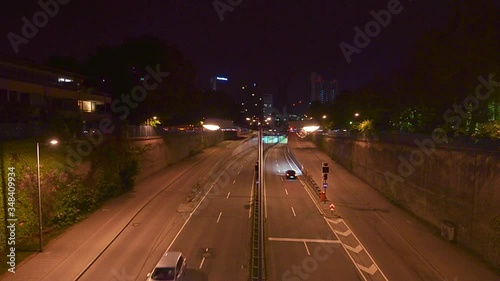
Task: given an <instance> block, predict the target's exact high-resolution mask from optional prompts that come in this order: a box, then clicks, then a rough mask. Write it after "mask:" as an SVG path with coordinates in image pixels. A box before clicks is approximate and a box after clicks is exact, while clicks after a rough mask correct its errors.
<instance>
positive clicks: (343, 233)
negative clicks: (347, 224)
mask: <svg viewBox="0 0 500 281" xmlns="http://www.w3.org/2000/svg"><path fill="white" fill-rule="evenodd" d="M334 231H335V233H337V234H339V235H342V236H344V237H347V236H349V235H351V234H352V231H351V230H350V229H347V230H346V231H344V232H342V231H338V230H334Z"/></svg>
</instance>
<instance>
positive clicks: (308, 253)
mask: <svg viewBox="0 0 500 281" xmlns="http://www.w3.org/2000/svg"><path fill="white" fill-rule="evenodd" d="M304 247H306V251H307V255H308V256H310V255H311V252H309V248H307V244H306V241H304Z"/></svg>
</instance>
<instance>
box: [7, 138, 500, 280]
mask: <svg viewBox="0 0 500 281" xmlns="http://www.w3.org/2000/svg"><path fill="white" fill-rule="evenodd" d="M238 144H239V142H224V143H223V144H221V145H219V146H217V147H214V148H210V149H208V150H206V152H204V155H197V156H194V157H193V158H192V159H188V160H186V161H183V162H181V163H179V164H177V165H175V166H173V167H170V168H169V169H167V170H166V171H163V172H162V173H161V174H157V175H153V176H152V177H150V178H149V179H146V180H144V181H143V182H141V183H139V185H138V186H137V187H136V189H135V190H134V191H133V192H131V193H130V194H126V195H124V196H122V197H120V198H116V199H114V200H111V201H110V202H108V203H106V204H105V205H104V206H103V208H102V209H100V210H99V211H97V212H96V213H95V214H93V215H92V216H90V217H89V218H88V219H86V220H84V221H83V222H81V223H80V224H78V225H75V226H74V227H73V228H71V229H69V230H68V234H65V235H63V236H62V237H61V238H59V239H61V241H66V240H65V239H68V237H71V236H73V239H71V240H68V241H73V243H74V244H71V245H68V244H67V243H66V245H64V247H72V248H74V251H73V252H71V254H70V255H69V256H68V257H66V258H65V259H64V261H63V262H61V263H60V264H59V265H58V266H56V267H55V268H51V269H50V271H49V272H48V273H46V274H44V275H38V276H37V278H35V279H33V278H31V276H32V275H30V273H29V272H28V273H26V272H27V271H28V270H26V271H23V268H22V267H21V268H20V269H19V274H18V273H16V275H11V276H9V278H7V279H5V280H8V281H11V280H13V281H15V280H37V281H38V280H85V281H87V280H88V281H93V280H103V281H118V280H119V281H134V280H145V279H146V276H147V274H148V273H149V272H150V271H151V270H152V268H153V267H154V265H155V264H156V263H157V261H158V260H159V259H160V257H161V255H162V254H163V253H164V252H165V251H166V250H171V251H181V252H183V253H184V255H185V256H186V257H187V263H188V268H187V274H186V276H185V280H184V281H206V280H215V281H219V280H231V281H246V280H248V276H249V262H250V233H251V225H250V222H251V221H250V215H251V207H252V205H251V202H252V200H251V198H252V185H253V180H254V176H255V174H254V173H255V172H254V164H255V162H256V160H257V151H256V148H255V147H253V148H250V149H248V150H242V149H238V150H236V151H235V150H234V148H235V146H236V145H238ZM289 150H291V151H293V154H294V157H291V155H290V154H289ZM235 153H239V154H238V155H237V157H232V156H234V155H233V154H235ZM294 158H295V159H298V160H299V161H296V162H294V160H292V159H294ZM323 161H327V162H329V163H330V171H331V172H330V174H329V179H328V183H329V187H328V191H327V196H328V200H331V201H329V202H328V203H326V204H325V203H323V202H320V201H319V199H318V196H317V194H316V193H315V191H314V190H313V189H312V188H311V187H310V186H309V184H308V182H307V179H306V176H305V175H303V174H301V172H300V169H299V167H298V166H299V165H300V166H301V168H303V169H304V170H307V171H309V173H310V174H311V175H312V178H313V179H314V180H315V181H316V182H320V181H321V173H320V167H321V162H323ZM264 163H265V176H264V182H265V186H264V187H265V194H264V203H265V204H264V215H265V221H264V223H265V246H266V249H265V254H266V277H267V279H266V280H268V281H299V280H348V281H351V280H353V281H355V280H374V281H383V280H405V281H406V280H408V281H448V280H449V281H462V280H467V281H468V280H474V281H475V280H481V281H490V280H491V281H494V280H498V276H496V275H495V274H494V273H493V272H492V271H491V270H489V269H488V268H487V267H485V266H484V264H482V263H480V262H478V261H477V260H475V259H473V258H469V257H468V256H467V255H466V254H465V253H463V251H461V250H460V249H458V248H457V247H455V246H454V245H451V244H450V243H447V242H445V241H443V240H442V239H439V238H438V237H436V236H435V235H434V234H433V233H432V232H431V231H430V230H429V229H428V228H427V227H426V226H425V225H423V224H422V223H421V222H419V221H418V220H417V219H415V218H414V217H412V216H410V215H408V214H406V213H404V211H402V210H400V209H398V208H397V207H395V206H392V205H391V204H390V203H389V202H388V201H387V200H386V199H385V198H383V197H382V196H381V195H380V194H378V193H377V192H376V191H375V190H373V188H371V187H370V186H368V185H367V184H366V183H364V182H362V181H361V180H359V179H357V178H356V177H354V176H353V175H351V174H349V173H348V172H347V171H346V170H345V169H343V168H342V167H340V166H338V165H337V164H336V163H335V162H333V161H332V160H331V159H329V157H328V156H327V155H326V154H324V153H322V152H321V151H319V150H318V149H317V148H316V147H314V145H312V143H310V142H307V141H303V140H301V139H298V138H296V137H292V138H290V139H289V143H288V145H287V144H277V145H274V146H272V147H270V149H269V150H268V152H267V153H266V155H265V162H264ZM288 169H293V170H295V171H297V176H298V179H295V180H292V179H286V178H285V176H284V174H285V171H286V170H288ZM315 169H318V171H317V172H311V171H315ZM200 184H201V186H202V187H204V192H200V193H198V195H197V196H195V197H194V198H195V200H193V201H192V202H190V203H189V202H188V200H187V199H188V198H193V195H194V194H193V188H194V187H196V186H199V185H200ZM331 203H335V206H336V210H335V211H334V212H330V211H329V210H328V205H329V204H331ZM96 225H98V226H99V227H98V228H97V227H96ZM87 228H88V229H92V233H86V231H87ZM75 230H78V231H80V232H81V235H80V234H78V233H73V234H72V232H73V231H75ZM57 243H58V242H57V241H55V242H54V243H53V245H58V244H57ZM61 246H62V245H61ZM51 247H54V246H51V245H48V247H47V251H45V252H44V253H43V254H41V255H39V256H36V257H34V258H33V261H38V263H37V264H35V265H33V262H31V261H28V262H27V266H26V268H29V266H31V267H32V268H35V269H36V270H38V271H40V270H42V269H43V263H44V262H47V263H48V262H50V259H51V258H55V257H53V256H51ZM40 266H41V267H40ZM38 268H40V269H38ZM33 272H34V273H35V274H36V272H37V271H34V270H32V271H31V274H33Z"/></svg>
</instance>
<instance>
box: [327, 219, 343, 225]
mask: <svg viewBox="0 0 500 281" xmlns="http://www.w3.org/2000/svg"><path fill="white" fill-rule="evenodd" d="M325 219H326V220H327V221H329V222H333V223H334V224H339V223H341V222H342V220H341V219H336V220H332V219H328V218H325Z"/></svg>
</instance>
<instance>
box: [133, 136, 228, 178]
mask: <svg viewBox="0 0 500 281" xmlns="http://www.w3.org/2000/svg"><path fill="white" fill-rule="evenodd" d="M221 141H223V134H222V132H219V131H215V132H204V133H203V134H196V133H193V134H172V135H166V136H161V137H154V138H147V139H134V140H131V142H132V144H133V145H135V146H137V147H138V148H140V149H145V152H144V153H143V155H142V159H141V161H140V164H139V165H140V172H139V175H138V176H137V177H136V180H137V181H139V180H141V179H144V178H146V177H148V176H150V175H151V174H153V173H155V172H157V171H159V170H161V169H163V168H165V167H167V166H169V165H172V164H174V163H176V162H179V161H181V160H182V159H185V158H187V157H190V156H193V155H195V154H197V153H200V152H202V151H203V149H205V148H207V147H210V146H213V145H215V144H217V143H219V142H221Z"/></svg>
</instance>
